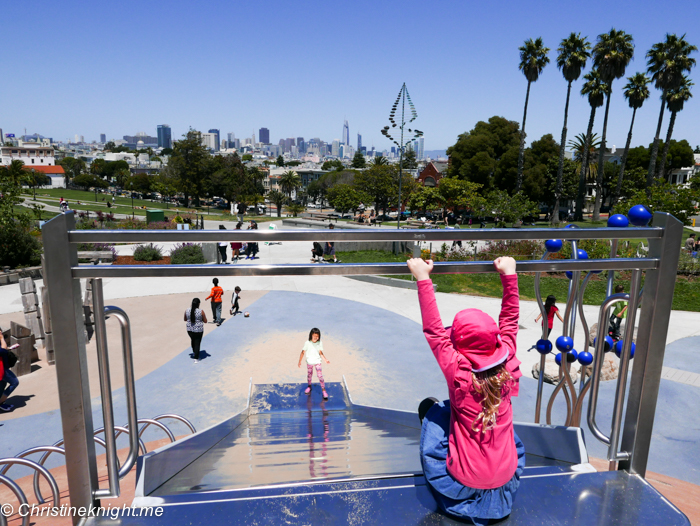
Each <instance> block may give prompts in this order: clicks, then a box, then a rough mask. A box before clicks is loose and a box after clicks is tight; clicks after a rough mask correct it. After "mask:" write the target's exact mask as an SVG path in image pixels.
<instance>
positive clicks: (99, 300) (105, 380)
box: [92, 278, 120, 498]
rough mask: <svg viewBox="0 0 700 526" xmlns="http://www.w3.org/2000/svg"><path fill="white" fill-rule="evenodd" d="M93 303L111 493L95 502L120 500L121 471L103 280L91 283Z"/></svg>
mask: <svg viewBox="0 0 700 526" xmlns="http://www.w3.org/2000/svg"><path fill="white" fill-rule="evenodd" d="M92 301H93V305H94V312H95V344H96V348H97V369H98V371H99V374H100V395H101V398H102V419H103V421H104V425H105V428H106V429H109V430H110V431H111V432H110V433H105V448H106V458H107V478H108V481H109V489H108V490H105V489H97V490H95V492H94V495H95V498H117V497H119V494H120V489H119V467H118V461H117V444H116V441H117V440H116V437H115V436H114V408H113V404H112V377H111V375H110V372H109V351H108V349H107V326H106V323H105V315H104V312H105V302H104V293H103V290H102V279H101V278H95V279H93V280H92Z"/></svg>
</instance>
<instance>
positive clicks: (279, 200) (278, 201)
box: [267, 190, 287, 217]
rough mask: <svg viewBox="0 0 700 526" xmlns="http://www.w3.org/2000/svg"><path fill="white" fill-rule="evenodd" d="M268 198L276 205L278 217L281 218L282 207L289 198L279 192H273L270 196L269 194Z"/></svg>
mask: <svg viewBox="0 0 700 526" xmlns="http://www.w3.org/2000/svg"><path fill="white" fill-rule="evenodd" d="M267 198H268V199H269V200H270V202H271V203H272V204H274V205H275V208H276V209H277V217H281V215H282V205H283V204H284V203H285V201H286V200H287V196H286V195H284V194H283V193H282V192H280V191H279V190H272V191H271V192H270V193H269V194H267Z"/></svg>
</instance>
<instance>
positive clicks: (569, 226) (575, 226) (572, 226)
mask: <svg viewBox="0 0 700 526" xmlns="http://www.w3.org/2000/svg"><path fill="white" fill-rule="evenodd" d="M564 228H578V225H575V224H573V223H570V224H568V225H566V226H565V227H564Z"/></svg>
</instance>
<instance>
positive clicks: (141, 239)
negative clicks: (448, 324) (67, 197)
mask: <svg viewBox="0 0 700 526" xmlns="http://www.w3.org/2000/svg"><path fill="white" fill-rule="evenodd" d="M553 231H554V230H553V229H551V228H524V229H520V228H483V229H481V228H480V229H460V230H452V229H449V230H446V229H438V230H420V231H418V232H416V231H415V230H403V229H388V228H387V229H378V228H377V229H369V228H368V229H366V230H365V229H363V230H348V229H345V230H343V229H340V228H336V229H333V230H330V229H323V230H318V229H314V230H312V229H309V230H306V229H305V230H298V231H297V230H295V231H293V232H290V231H282V230H195V231H192V230H70V231H69V232H68V241H69V242H70V243H150V242H176V243H182V242H199V243H215V242H224V241H226V242H232V241H233V242H239V241H240V242H244V243H245V242H264V241H268V242H269V241H316V240H318V239H319V238H321V239H327V240H328V241H448V240H460V241H478V240H483V239H489V240H532V239H543V240H544V239H551V238H552V232H553ZM559 232H561V233H562V236H564V235H565V236H566V239H568V240H578V239H619V238H625V239H653V238H661V237H663V235H664V231H663V228H659V227H644V228H570V229H566V230H563V229H560V230H559Z"/></svg>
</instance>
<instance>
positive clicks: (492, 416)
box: [472, 364, 513, 433]
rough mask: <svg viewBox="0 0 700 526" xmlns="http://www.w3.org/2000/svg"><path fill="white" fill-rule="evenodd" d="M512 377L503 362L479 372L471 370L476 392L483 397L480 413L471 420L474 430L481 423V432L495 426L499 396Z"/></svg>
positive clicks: (499, 404)
mask: <svg viewBox="0 0 700 526" xmlns="http://www.w3.org/2000/svg"><path fill="white" fill-rule="evenodd" d="M512 379H513V377H512V376H511V374H510V373H509V372H508V370H507V369H506V368H505V367H504V366H503V364H500V365H497V366H496V367H492V368H491V369H489V370H488V371H481V372H479V373H474V372H472V380H473V383H474V389H476V392H477V393H479V394H480V395H482V396H483V397H484V398H483V400H482V401H481V407H482V410H481V413H479V414H478V416H477V417H476V419H474V421H473V422H472V430H473V431H476V428H477V426H478V425H479V423H481V432H482V433H485V432H486V431H490V430H491V429H493V428H494V427H495V426H496V415H498V408H499V407H500V406H501V396H502V395H503V394H504V393H503V392H502V391H504V387H505V388H506V390H507V389H508V386H507V383H508V382H509V381H510V380H512Z"/></svg>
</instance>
